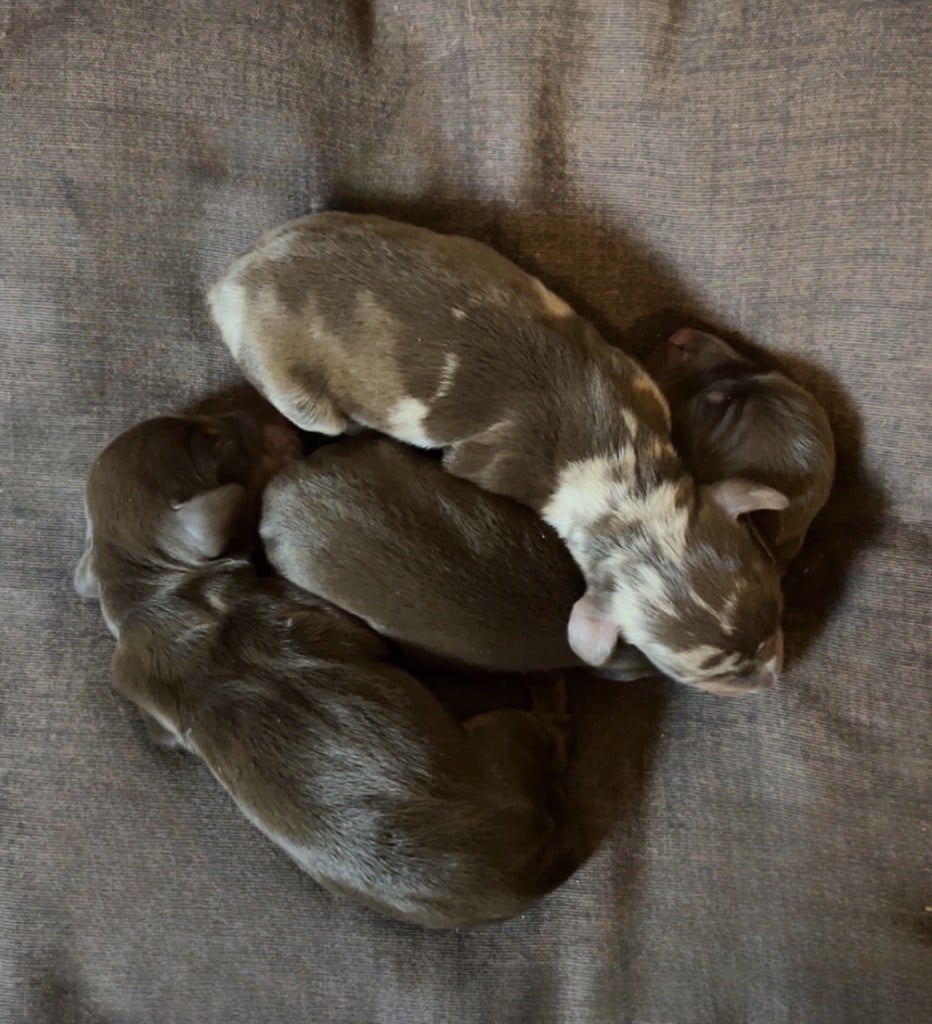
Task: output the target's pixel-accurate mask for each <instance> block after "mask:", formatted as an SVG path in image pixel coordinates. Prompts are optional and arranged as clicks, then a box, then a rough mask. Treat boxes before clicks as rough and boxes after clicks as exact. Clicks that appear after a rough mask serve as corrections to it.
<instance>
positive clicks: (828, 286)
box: [0, 0, 932, 1024]
mask: <svg viewBox="0 0 932 1024" xmlns="http://www.w3.org/2000/svg"><path fill="white" fill-rule="evenodd" d="M930 25H932V18H930V14H929V6H928V3H927V0H875V2H870V3H868V2H857V0H820V2H818V3H803V2H801V0H789V2H778V0H757V2H752V0H745V2H742V0H715V2H713V0H706V2H704V3H685V2H683V0H575V2H574V0H514V2H510V3H504V2H501V0H464V2H454V0H409V2H406V3H398V2H388V0H317V2H314V3H303V2H300V0H267V2H265V3H261V4H260V3H247V2H245V0H228V2H225V3H211V2H208V0H159V2H148V0H110V2H109V3H99V2H96V0H48V2H46V0H13V2H12V3H9V2H4V0H0V129H2V132H0V309H2V316H0V339H2V368H0V384H2V395H0V403H2V404H0V429H2V437H3V444H2V446H0V487H2V491H0V493H2V512H0V517H2V531H3V532H2V542H3V543H2V548H0V671H2V689H0V715H2V718H0V1020H2V1021H3V1022H6V1021H10V1022H21V1021H28V1022H37V1024H42V1022H49V1024H66V1022H72V1021H73V1022H78V1021H81V1022H108V1024H110V1022H112V1024H117V1022H121V1024H123V1022H140V1024H149V1022H162V1021H164V1022H170V1024H183V1022H189V1021H190V1022H215V1021H216V1022H223V1024H241V1022H243V1024H244V1022H265V1021H269V1022H276V1024H288V1022H292V1021H295V1022H297V1021H302V1022H305V1021H312V1022H331V1021H332V1022H341V1024H342V1022H353V1024H357V1022H398V1024H420V1022H423V1024H446V1022H450V1024H463V1022H479V1021H488V1022H495V1024H499V1022H509V1024H510V1022H527V1024H551V1022H552V1024H563V1022H583V1024H590V1022H591V1024H596V1022H598V1024H603V1022H604V1024H623V1022H641V1024H663V1022H675V1024H694V1022H710V1024H730V1022H752V1021H753V1022H766V1024H771V1022H773V1024H782V1022H787V1024H799V1022H806V1024H811V1022H838V1024H848V1022H859V1021H864V1022H870V1024H877V1022H890V1024H910V1022H919V1021H925V1020H928V1019H929V1017H928V1014H929V1008H930V1005H932V963H930V959H929V956H928V940H929V935H930V920H932V912H930V904H932V887H930V876H929V863H930V857H929V852H930V851H929V846H930V831H929V828H930V825H932V811H930V801H929V774H930V753H929V723H930V703H932V701H930V677H932V671H930V659H929V639H930V628H929V609H930V604H932V602H930V587H929V581H930V558H929V550H930V543H929V537H930V532H929V521H930V517H932V466H930V436H929V427H928V417H929V404H928V403H929V394H930V386H932V379H930V362H932V359H930V345H929V338H928V334H929V330H928V320H929V316H930V314H932V294H930V276H932V275H930V224H929V217H928V209H927V206H926V202H927V196H928V194H929V189H930V177H929V166H930V162H932V149H930V123H929V109H930V90H929V86H930V78H929V53H930V50H932V33H930ZM322 207H345V208H349V209H368V210H376V211H379V212H385V213H389V214H394V215H398V216H404V217H407V218H409V219H411V220H414V221H417V222H419V223H422V224H425V225H428V226H432V227H436V228H439V229H449V230H453V229H455V230H458V231H461V232H464V233H467V234H471V235H474V236H476V237H479V238H482V239H485V240H487V241H490V242H491V243H492V244H494V245H496V246H498V247H499V248H500V249H501V250H503V251H504V252H505V253H506V254H507V255H509V256H511V257H512V258H514V259H515V260H517V261H518V262H519V263H521V264H522V265H523V266H525V267H527V268H528V269H531V270H533V271H534V272H535V273H537V274H538V275H539V276H540V277H541V278H542V279H543V280H545V281H546V283H547V284H548V285H549V286H551V287H552V288H553V289H555V290H556V291H558V292H559V293H560V294H561V295H563V296H565V297H566V298H567V299H568V300H570V301H571V302H573V303H574V304H575V305H576V306H577V307H578V308H579V309H581V310H582V311H583V312H585V313H586V314H587V315H589V316H590V317H591V318H592V319H593V320H594V321H595V322H596V323H597V324H598V325H599V327H600V328H601V329H602V330H603V331H604V332H605V334H606V336H607V337H608V338H609V339H610V340H611V341H612V342H614V343H617V344H620V345H623V346H626V347H628V348H630V349H631V350H633V351H635V352H643V350H644V349H645V348H646V347H647V346H649V345H650V344H652V343H653V342H654V341H656V340H658V339H660V338H662V337H663V336H664V335H665V333H666V332H667V330H668V329H669V328H671V327H672V326H678V325H681V324H684V323H691V324H706V325H708V326H709V327H711V328H713V329H716V330H718V331H719V332H721V333H724V334H725V335H726V336H728V337H736V338H739V339H743V340H745V341H748V342H752V343H755V344H758V345H760V346H762V347H764V348H766V349H768V350H770V351H772V352H774V353H776V354H778V355H779V356H781V357H782V358H783V360H784V362H785V363H786V365H787V366H788V367H789V368H790V369H791V370H792V371H795V372H796V373H797V374H799V375H800V379H801V380H803V381H804V382H805V383H806V384H808V385H809V386H810V387H811V388H812V389H813V390H814V391H815V392H816V393H817V395H818V396H819V397H820V398H821V399H822V400H823V401H824V402H825V404H826V405H827V407H828V409H829V410H830V413H831V416H832V420H833V424H834V427H835V430H836V432H837V440H838V445H839V449H840V468H839V481H838V487H837V490H836V493H835V496H834V498H833V500H832V502H831V504H830V506H829V508H828V509H827V510H826V512H825V514H824V515H823V516H822V517H821V518H820V519H819V520H818V521H817V523H816V526H815V528H814V530H813V534H812V537H811V542H810V544H809V545H808V546H807V548H806V550H805V552H804V554H803V555H802V556H801V559H800V561H799V563H798V564H797V566H796V567H795V568H794V571H793V573H792V575H791V578H790V579H789V581H788V584H787V594H788V601H789V610H788V613H787V629H788V643H789V656H790V664H789V669H788V671H787V673H786V677H785V680H784V681H783V683H782V685H780V686H779V687H778V688H776V689H775V690H773V691H771V692H768V693H766V694H764V695H760V696H756V697H751V698H746V699H743V700H734V701H729V700H724V699H716V698H712V697H708V696H703V695H702V694H700V693H690V692H687V691H686V690H684V689H681V688H673V687H666V686H664V684H662V683H644V684H638V685H636V686H627V687H626V686H622V685H620V684H614V685H613V684H604V683H600V684H596V683H594V682H593V683H582V684H579V685H577V686H576V687H575V688H574V692H573V702H574V709H575V713H576V715H577V716H578V721H579V729H580V734H581V744H580V761H579V766H578V770H577V773H576V784H577V788H578V791H579V796H580V800H581V801H582V802H583V803H584V805H585V807H586V808H587V814H588V815H589V820H590V821H591V823H592V827H593V828H594V829H597V830H600V831H601V832H602V833H604V838H603V841H602V844H601V847H600V849H599V851H598V853H597V854H596V855H595V856H594V857H593V858H592V860H591V861H590V862H589V863H587V864H586V865H585V867H584V868H583V869H582V870H581V871H580V872H579V873H578V874H577V875H576V876H575V877H574V878H573V879H572V880H571V881H570V882H569V883H568V884H567V885H566V886H565V887H564V888H563V889H561V890H560V891H559V892H557V893H556V894H554V895H553V896H552V897H551V898H549V899H548V900H546V901H545V902H544V903H543V904H542V905H541V906H539V907H538V908H536V909H535V910H533V911H532V912H530V913H528V914H526V915H525V916H524V917H522V918H520V919H518V920H515V921H512V922H510V923H508V924H506V925H504V926H501V927H495V928H490V929H486V930H483V931H479V932H475V933H469V934H456V933H427V932H422V931H418V930H415V929H413V928H408V927H404V926H401V925H398V924H395V923H392V922H390V921H386V920H383V919H380V918H378V917H376V916H375V915H373V914H371V913H369V912H368V911H366V910H363V909H361V908H359V907H356V906H352V905H350V904H347V903H344V902H340V901H338V900H336V899H334V898H333V897H331V896H329V895H327V894H326V893H325V892H323V891H322V890H320V889H319V888H318V887H317V886H316V885H314V884H313V883H312V882H311V881H310V880H309V879H308V878H306V877H304V876H303V875H301V873H300V872H299V871H298V870H297V869H296V868H295V867H294V866H293V865H292V864H291V863H290V862H289V861H288V860H287V859H286V858H285V856H284V855H282V854H281V853H279V852H278V851H277V850H276V849H275V848H273V847H272V846H271V845H270V844H269V843H268V842H267V841H266V840H265V839H263V837H262V836H261V835H260V834H259V833H258V832H256V831H255V830H254V829H252V828H251V826H250V825H249V824H248V823H247V822H246V821H245V820H244V819H243V818H242V817H241V816H240V815H239V814H238V813H237V812H236V810H235V809H234V807H233V806H232V804H231V802H230V800H229V799H228V798H227V797H226V796H225V795H224V794H223V792H222V791H221V790H220V789H219V788H218V786H217V785H216V784H214V782H213V781H212V779H211V778H210V777H209V775H208V773H207V772H206V770H205V769H204V768H203V767H202V766H200V765H199V764H198V763H197V762H195V761H194V760H192V759H188V758H184V757H183V756H180V755H171V754H166V753H161V752H159V751H157V750H154V749H153V748H152V747H150V746H149V745H148V744H147V743H146V740H145V737H144V735H143V732H142V730H141V729H140V727H139V726H138V724H137V721H136V718H135V716H134V713H133V711H132V709H131V708H130V707H129V706H127V705H126V704H125V703H124V702H122V701H121V700H120V699H118V698H117V696H116V695H115V694H114V693H113V692H112V691H111V689H110V686H109V682H108V661H109V657H110V653H111V650H112V641H111V639H110V637H109V636H108V635H107V633H106V631H105V629H104V626H103V623H102V621H101V618H100V613H99V611H98V610H97V608H96V607H94V606H93V604H89V603H88V604H85V603H82V602H81V601H79V600H78V598H77V597H76V596H75V595H74V593H73V592H72V589H71V571H72V568H73V564H74V561H75V559H76V557H77V555H78V553H79V550H80V547H81V543H82V540H83V531H84V524H83V517H82V508H81V503H82V493H83V483H84V478H85V475H86V472H87V469H88V467H89V464H90V462H91V460H92V458H93V456H94V455H95V453H96V452H97V450H98V449H99V448H100V446H101V445H103V444H104V443H105V442H106V441H107V440H108V439H109V438H110V437H112V436H113V435H114V434H115V433H116V432H118V431H120V430H121V429H123V428H124V427H126V426H127V425H129V424H130V423H131V422H133V421H135V420H137V419H139V418H141V417H144V416H148V415H152V414H155V413H158V412H163V411H167V410H171V409H174V408H177V407H179V406H180V405H182V404H183V403H186V402H189V401H190V400H192V399H195V398H197V397H199V396H201V395H203V394H206V393H207V392H209V391H210V390H212V389H215V388H216V387H218V386H219V385H221V384H224V383H226V382H228V381H230V380H233V379H235V368H234V367H233V365H232V364H231V362H230V360H229V358H228V356H227V353H226V351H225V350H224V349H223V347H222V345H221V344H220V343H219V341H218V339H217V338H216V336H215V335H214V332H213V330H212V329H211V327H210V326H209V324H208V320H207V316H206V311H205V305H204V299H203V289H204V285H205V282H207V281H208V280H209V279H211V278H212V277H213V276H214V275H215V274H217V273H218V272H219V270H220V269H221V268H222V267H223V265H224V264H225V263H226V262H227V261H228V260H229V259H230V258H232V257H233V256H234V255H235V254H236V253H237V252H239V251H240V250H242V249H243V248H244V247H245V246H246V245H247V244H249V243H250V242H251V241H252V240H253V239H254V237H255V236H257V235H258V234H259V233H260V232H261V231H263V230H264V229H266V228H268V227H270V226H272V225H274V224H275V223H277V222H280V221H283V220H285V219H287V218H290V217H293V216H295V215H297V214H299V213H301V212H303V211H306V210H309V209H317V208H322Z"/></svg>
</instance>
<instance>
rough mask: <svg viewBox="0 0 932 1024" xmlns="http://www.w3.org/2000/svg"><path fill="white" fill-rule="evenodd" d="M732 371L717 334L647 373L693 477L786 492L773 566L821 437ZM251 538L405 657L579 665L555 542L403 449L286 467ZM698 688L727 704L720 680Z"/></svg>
mask: <svg viewBox="0 0 932 1024" xmlns="http://www.w3.org/2000/svg"><path fill="white" fill-rule="evenodd" d="M670 349H672V353H671V352H670V351H669V350H670ZM739 359H740V357H738V356H737V354H736V353H734V352H733V350H731V349H730V348H728V346H726V345H725V343H724V342H722V341H720V340H719V339H717V338H713V337H712V336H711V335H701V334H699V333H698V332H688V331H680V332H677V334H676V335H674V336H673V338H671V340H670V342H669V343H667V344H665V345H661V346H659V347H658V349H657V350H656V352H655V353H654V354H653V355H652V356H651V358H650V360H649V365H655V364H656V365H662V366H663V367H664V369H665V372H664V374H663V376H662V377H661V379H660V383H661V384H662V386H663V387H664V390H665V391H666V390H667V388H669V389H670V390H669V391H668V392H667V393H668V398H669V400H670V407H671V412H672V415H673V423H674V431H675V432H676V434H677V436H678V437H680V439H681V443H682V444H683V448H684V450H685V451H686V452H688V457H687V463H688V464H690V466H691V468H692V463H691V459H693V458H695V459H696V460H697V470H698V473H697V475H699V474H701V478H702V479H703V480H705V481H709V482H712V481H714V480H716V479H721V478H723V477H727V476H731V475H741V476H745V477H747V478H748V479H752V480H756V481H758V482H759V483H762V484H767V485H775V484H777V483H779V484H780V485H781V489H783V488H784V487H785V488H786V491H787V493H788V494H789V495H790V496H791V498H792V500H791V504H790V506H789V508H787V509H786V510H785V511H782V512H777V513H774V516H775V519H774V521H773V522H764V523H762V524H761V527H762V529H761V533H762V535H763V537H764V539H765V540H767V541H772V542H773V546H774V550H775V551H779V552H780V553H781V554H782V552H783V551H785V549H786V543H785V540H784V538H787V537H792V538H793V541H792V542H793V544H794V545H795V546H796V547H798V543H801V541H802V534H803V533H804V532H805V529H806V528H807V527H808V525H809V522H810V521H811V520H812V518H813V517H814V516H815V514H816V512H818V510H819V508H820V507H821V505H822V504H823V503H824V500H825V496H826V495H827V493H828V488H829V486H830V482H831V477H832V467H833V464H834V460H833V458H832V445H831V434H830V433H828V432H827V426H826V421H825V414H824V413H823V412H822V410H821V408H820V407H819V406H818V404H817V403H816V402H815V400H814V399H813V398H812V397H811V396H810V395H809V394H808V393H807V392H805V391H804V390H803V389H802V388H800V387H799V386H798V385H795V384H793V383H792V382H791V381H789V380H788V379H787V378H786V377H784V376H783V375H782V374H779V373H775V372H772V371H771V372H765V371H764V370H762V369H761V368H760V367H757V366H755V365H754V364H752V363H751V362H750V361H748V360H740V362H739ZM736 365H737V366H738V368H739V369H740V373H741V376H740V383H739V378H736V376H735V375H736V372H737V371H736ZM716 388H719V389H721V390H722V391H723V392H724V391H725V390H726V389H730V390H729V391H728V393H729V394H730V395H732V396H733V398H732V401H733V402H735V403H736V404H734V405H732V406H728V405H726V404H725V402H724V401H718V400H717V398H716V396H715V394H714V389H716ZM739 389H740V392H739ZM739 393H740V395H741V398H740V399H739V397H738V395H739ZM709 395H712V400H711V402H710V401H709ZM739 401H740V403H741V404H740V406H738V405H737V403H738V402H739ZM702 403H708V406H709V407H708V408H707V409H706V408H705V406H704V405H703V404H702ZM697 405H699V408H698V409H697V408H696V407H697ZM723 419H724V428H723ZM790 467H792V469H793V471H792V472H790ZM814 496H817V497H814ZM261 533H262V537H263V540H264V542H265V545H266V552H267V554H268V557H269V560H270V562H271V564H272V565H273V567H274V568H275V569H276V570H277V571H278V572H280V573H281V574H282V575H283V576H285V577H286V578H288V579H290V580H291V581H292V582H294V583H296V584H298V585H299V586H301V587H304V588H306V589H308V590H311V591H312V592H313V593H316V594H319V595H321V596H322V597H326V598H327V599H328V600H330V601H332V602H334V604H337V605H339V606H340V607H341V608H345V609H346V610H347V611H351V612H353V613H354V614H356V615H359V616H360V617H362V618H364V619H366V620H367V621H368V622H369V623H370V625H371V626H372V627H373V628H374V629H375V630H376V631H377V632H379V633H382V634H383V635H385V636H388V637H390V638H391V639H392V640H394V641H396V642H398V643H400V644H402V645H403V646H404V647H405V648H407V649H409V650H410V652H411V653H412V654H414V655H417V656H421V657H424V656H428V657H439V658H443V659H445V660H447V661H452V662H456V663H461V664H465V665H471V666H476V667H480V668H483V669H487V670H493V671H519V672H520V671H524V672H527V671H541V670H544V669H553V668H559V667H569V666H572V665H578V664H579V663H580V662H579V659H578V658H576V656H575V655H574V654H573V652H572V651H571V649H570V647H569V644H568V643H567V642H566V635H565V631H564V630H563V628H562V627H563V623H564V622H565V618H566V616H567V614H568V613H569V610H570V608H571V607H572V605H573V602H574V601H576V600H577V599H578V597H579V595H580V594H581V593H582V591H583V587H584V584H583V580H582V577H581V575H580V573H579V570H578V568H577V567H576V565H575V563H574V562H573V560H572V558H571V557H570V555H569V552H568V551H567V550H566V547H565V546H564V545H563V544H562V543H561V542H560V540H559V538H558V537H557V536H556V534H555V533H554V532H553V530H551V529H550V528H549V527H548V526H547V525H546V524H544V523H542V522H541V521H540V520H539V519H538V517H537V516H535V515H534V514H533V513H532V512H531V511H530V510H529V509H527V508H525V507H524V506H521V505H518V504H516V503H514V502H511V501H509V500H508V499H506V498H502V497H499V496H498V495H494V494H489V493H488V492H485V491H480V490H479V489H478V488H475V487H472V486H470V485H469V484H467V483H465V482H464V481H461V480H458V479H456V478H454V477H451V476H450V475H449V474H446V473H444V472H443V471H442V469H441V466H440V465H439V463H438V462H437V461H435V460H433V459H430V458H427V457H425V456H424V455H422V454H420V453H418V452H417V451H415V450H414V449H411V448H407V447H404V446H402V445H399V444H398V443H397V442H394V441H391V440H389V439H387V438H384V437H379V436H378V435H369V436H366V437H360V438H353V439H349V440H346V441H339V442H337V443H335V444H331V445H328V446H326V447H324V448H321V449H319V450H318V451H317V452H316V453H315V454H314V455H313V456H311V457H310V458H308V459H307V460H304V461H302V462H297V463H294V464H293V465H291V466H290V467H288V469H286V470H285V471H284V472H283V473H281V474H279V476H277V477H276V478H275V479H274V480H273V481H272V483H271V484H270V486H269V488H268V489H267V490H266V493H265V499H264V504H263V516H262V525H261ZM797 541H798V543H797ZM598 671H599V672H600V674H603V675H611V676H612V677H613V678H616V679H626V678H628V679H630V678H636V677H638V676H643V675H649V674H652V672H653V671H654V670H653V666H651V665H650V663H649V662H647V661H646V660H645V659H644V658H643V657H642V656H641V655H640V654H639V653H638V652H637V651H636V650H634V649H632V648H619V650H617V651H616V652H615V653H614V655H613V657H612V659H611V660H610V661H609V662H608V663H607V664H606V665H605V666H603V667H602V668H601V669H600V670H598ZM708 688H709V689H711V690H712V691H713V692H716V693H722V694H730V693H733V692H735V691H734V690H733V689H732V688H730V687H729V686H728V684H727V683H724V684H722V685H721V686H719V687H714V686H710V687H708Z"/></svg>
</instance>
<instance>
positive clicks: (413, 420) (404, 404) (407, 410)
mask: <svg viewBox="0 0 932 1024" xmlns="http://www.w3.org/2000/svg"><path fill="white" fill-rule="evenodd" d="M429 412H430V409H429V407H428V406H427V405H426V404H425V403H424V402H422V401H421V400H420V399H419V398H411V397H410V396H409V397H407V398H402V399H401V400H400V401H399V402H398V403H397V404H396V405H395V407H394V408H393V409H392V410H391V412H390V413H389V414H388V428H387V433H389V434H391V435H392V437H396V438H397V439H398V440H399V441H405V442H407V443H408V444H414V445H417V446H418V447H420V448H432V447H433V441H431V439H430V438H429V437H428V436H427V434H426V433H425V431H424V420H425V418H426V416H427V414H428V413H429Z"/></svg>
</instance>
